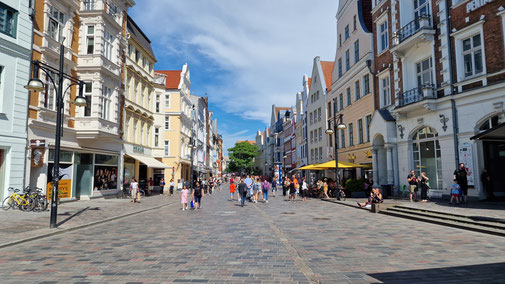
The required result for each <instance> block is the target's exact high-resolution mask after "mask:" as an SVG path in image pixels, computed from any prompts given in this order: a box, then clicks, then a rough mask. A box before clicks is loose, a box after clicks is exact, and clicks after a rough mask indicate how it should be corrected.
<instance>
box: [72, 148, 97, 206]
mask: <svg viewBox="0 0 505 284" xmlns="http://www.w3.org/2000/svg"><path fill="white" fill-rule="evenodd" d="M74 164H75V169H74V170H75V185H74V188H73V190H74V192H73V196H75V198H77V199H80V198H81V195H84V196H91V192H92V189H93V187H92V185H93V184H92V181H93V154H82V153H76V155H75V162H74Z"/></svg>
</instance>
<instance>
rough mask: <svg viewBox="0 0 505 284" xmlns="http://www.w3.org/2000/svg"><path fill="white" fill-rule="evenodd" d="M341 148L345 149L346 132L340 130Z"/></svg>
mask: <svg viewBox="0 0 505 284" xmlns="http://www.w3.org/2000/svg"><path fill="white" fill-rule="evenodd" d="M340 148H345V130H344V129H340Z"/></svg>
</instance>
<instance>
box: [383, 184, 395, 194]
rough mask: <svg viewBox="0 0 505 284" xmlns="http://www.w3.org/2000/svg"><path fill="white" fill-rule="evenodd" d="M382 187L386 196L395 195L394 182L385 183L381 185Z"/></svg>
mask: <svg viewBox="0 0 505 284" xmlns="http://www.w3.org/2000/svg"><path fill="white" fill-rule="evenodd" d="M381 187H382V195H384V197H391V196H393V185H392V184H383V185H381Z"/></svg>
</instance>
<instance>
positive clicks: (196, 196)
mask: <svg viewBox="0 0 505 284" xmlns="http://www.w3.org/2000/svg"><path fill="white" fill-rule="evenodd" d="M204 195H205V193H204V191H203V188H202V186H201V185H200V183H199V182H197V183H196V186H195V188H194V189H193V203H194V204H195V210H198V209H200V207H201V204H202V197H203V196H204Z"/></svg>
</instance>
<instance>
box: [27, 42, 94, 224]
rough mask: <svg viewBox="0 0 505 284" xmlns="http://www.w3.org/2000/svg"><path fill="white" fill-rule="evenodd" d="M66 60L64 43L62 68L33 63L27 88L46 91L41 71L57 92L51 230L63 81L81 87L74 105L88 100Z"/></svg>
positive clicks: (57, 177) (55, 211) (55, 204)
mask: <svg viewBox="0 0 505 284" xmlns="http://www.w3.org/2000/svg"><path fill="white" fill-rule="evenodd" d="M64 60H65V47H64V46H63V43H62V44H60V66H59V69H56V68H53V67H51V66H49V65H47V64H44V63H42V62H40V61H38V60H34V61H32V65H33V74H32V76H33V77H32V78H31V79H30V81H28V84H27V85H26V86H25V88H26V89H27V90H29V91H34V92H42V91H44V90H45V87H44V83H43V82H42V81H41V80H40V79H39V70H42V71H44V73H46V74H47V76H48V78H49V79H50V80H51V83H52V84H53V87H54V89H55V90H56V134H55V142H54V167H53V190H52V196H51V218H50V222H49V227H50V228H56V227H57V224H56V218H57V216H58V202H57V200H58V198H57V197H58V183H59V180H60V147H61V146H60V142H61V134H62V127H63V126H62V123H63V114H62V111H63V96H64V95H65V93H64V92H63V79H67V80H69V81H70V82H71V84H70V85H69V87H70V86H75V85H78V86H79V95H78V96H77V97H76V98H75V100H74V105H76V106H78V107H82V106H86V104H87V103H86V99H85V98H84V96H83V95H82V93H83V90H84V82H83V81H81V80H79V79H78V78H76V77H73V76H71V75H68V74H66V73H64V72H63V63H64ZM51 73H56V74H58V82H57V83H58V86H56V83H55V81H54V79H53V78H52V76H51Z"/></svg>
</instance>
